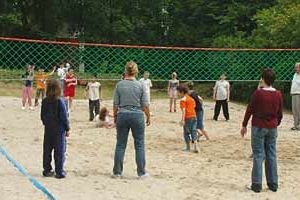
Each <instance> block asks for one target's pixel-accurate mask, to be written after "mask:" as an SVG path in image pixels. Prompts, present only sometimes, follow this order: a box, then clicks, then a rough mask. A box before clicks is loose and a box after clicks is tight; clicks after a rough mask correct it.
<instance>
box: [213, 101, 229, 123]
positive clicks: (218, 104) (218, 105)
mask: <svg viewBox="0 0 300 200" xmlns="http://www.w3.org/2000/svg"><path fill="white" fill-rule="evenodd" d="M221 107H222V109H223V115H224V117H225V119H226V120H229V112H228V102H227V99H225V100H217V101H216V105H215V114H214V120H218V117H219V114H220V111H221Z"/></svg>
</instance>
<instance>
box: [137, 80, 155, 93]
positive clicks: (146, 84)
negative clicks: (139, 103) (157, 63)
mask: <svg viewBox="0 0 300 200" xmlns="http://www.w3.org/2000/svg"><path fill="white" fill-rule="evenodd" d="M140 81H141V82H142V83H143V84H144V85H145V86H146V92H148V93H150V88H151V87H152V81H151V80H150V79H144V78H141V79H140Z"/></svg>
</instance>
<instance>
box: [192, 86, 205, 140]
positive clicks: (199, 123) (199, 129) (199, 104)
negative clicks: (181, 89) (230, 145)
mask: <svg viewBox="0 0 300 200" xmlns="http://www.w3.org/2000/svg"><path fill="white" fill-rule="evenodd" d="M187 86H188V88H189V95H190V97H192V98H193V99H194V101H195V103H196V107H195V111H196V115H197V133H198V137H199V138H200V137H201V136H203V135H204V136H205V138H206V139H207V140H209V137H208V134H207V131H206V130H205V129H204V124H203V114H204V110H203V105H202V102H203V99H202V98H201V97H200V96H199V95H198V94H197V93H196V92H195V91H194V90H193V87H194V83H193V82H189V83H188V84H187Z"/></svg>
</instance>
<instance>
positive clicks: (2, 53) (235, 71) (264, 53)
mask: <svg viewBox="0 0 300 200" xmlns="http://www.w3.org/2000/svg"><path fill="white" fill-rule="evenodd" d="M129 60H133V61H135V62H136V63H137V64H138V66H139V70H140V76H142V74H143V72H145V71H148V72H150V74H151V79H152V80H154V81H155V80H157V81H165V80H168V79H170V74H171V73H172V72H177V74H178V78H179V79H180V80H183V81H186V80H193V81H214V80H217V79H218V78H219V76H220V75H221V74H222V73H225V74H226V75H227V77H228V79H229V80H231V81H254V80H258V79H259V76H260V72H261V69H263V68H272V69H274V71H275V73H276V75H277V80H279V81H289V80H291V77H292V74H293V68H294V65H295V63H296V62H299V61H300V49H224V48H223V49H219V48H181V47H156V46H131V45H110V44H93V43H79V42H62V41H47V40H32V39H18V38H4V37H0V80H13V79H21V74H22V73H24V69H25V66H26V65H29V64H34V65H35V66H36V67H37V68H43V69H45V70H46V71H51V70H52V69H53V67H54V66H57V65H59V63H62V62H64V63H70V64H71V66H72V67H73V68H74V70H75V73H76V76H77V78H78V79H82V80H88V79H90V78H91V77H92V75H94V74H96V75H97V77H98V78H99V79H103V80H116V79H120V77H121V74H123V73H124V66H125V64H126V62H128V61H129Z"/></svg>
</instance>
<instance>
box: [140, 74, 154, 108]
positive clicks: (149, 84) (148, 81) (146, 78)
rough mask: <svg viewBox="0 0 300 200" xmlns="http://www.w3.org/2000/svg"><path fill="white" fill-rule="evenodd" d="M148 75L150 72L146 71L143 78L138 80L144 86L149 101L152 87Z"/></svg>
mask: <svg viewBox="0 0 300 200" xmlns="http://www.w3.org/2000/svg"><path fill="white" fill-rule="evenodd" d="M149 76H150V73H149V72H147V71H146V72H145V73H144V78H141V79H140V81H141V82H142V83H143V84H144V85H145V86H146V92H147V93H148V97H149V102H150V95H151V91H150V89H151V88H152V81H151V80H150V79H149Z"/></svg>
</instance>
